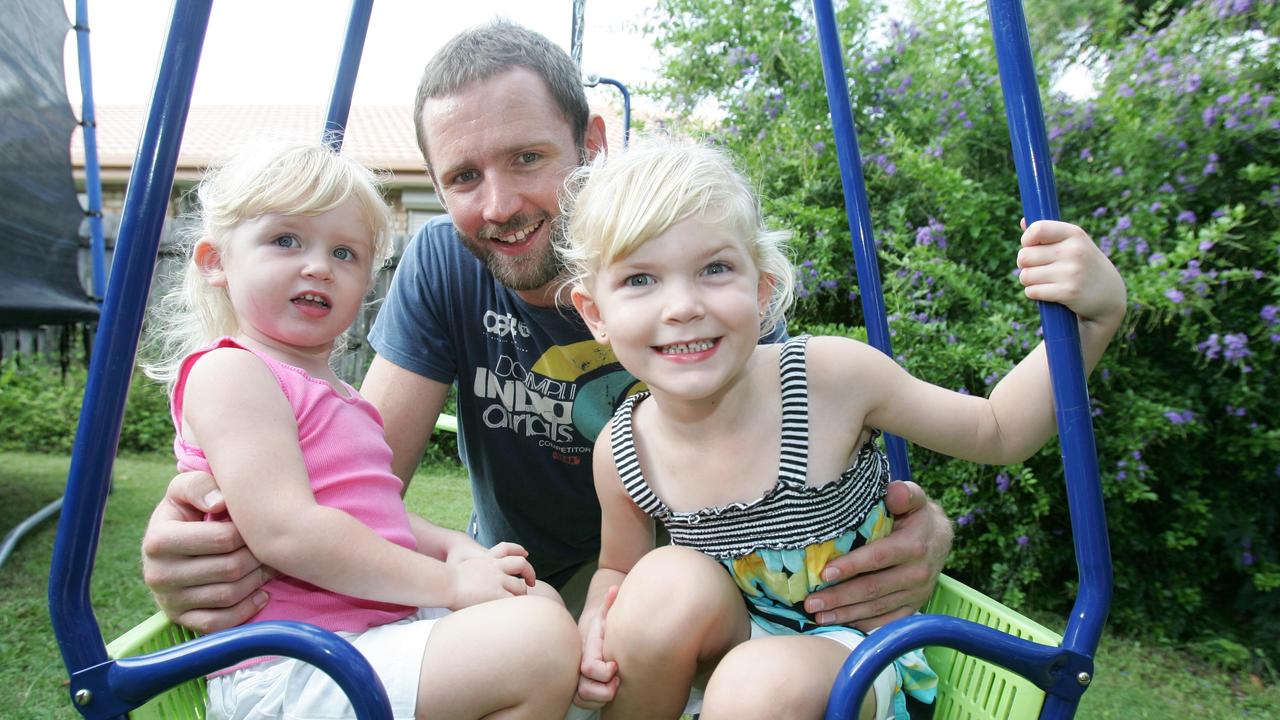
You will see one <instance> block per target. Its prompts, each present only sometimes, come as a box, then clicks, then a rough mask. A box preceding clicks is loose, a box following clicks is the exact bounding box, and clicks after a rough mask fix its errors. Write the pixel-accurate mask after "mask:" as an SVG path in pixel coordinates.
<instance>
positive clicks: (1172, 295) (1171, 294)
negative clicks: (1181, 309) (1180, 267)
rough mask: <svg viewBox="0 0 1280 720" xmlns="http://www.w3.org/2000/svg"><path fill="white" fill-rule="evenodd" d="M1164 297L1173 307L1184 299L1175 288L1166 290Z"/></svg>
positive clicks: (1180, 292)
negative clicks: (1170, 301) (1171, 302)
mask: <svg viewBox="0 0 1280 720" xmlns="http://www.w3.org/2000/svg"><path fill="white" fill-rule="evenodd" d="M1164 296H1165V297H1167V298H1169V299H1170V300H1172V301H1173V304H1174V305H1177V304H1178V303H1180V302H1182V301H1183V300H1184V299H1185V296H1184V295H1183V294H1182V291H1181V290H1179V289H1177V288H1169V289H1168V290H1165V291H1164Z"/></svg>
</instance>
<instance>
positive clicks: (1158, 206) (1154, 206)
mask: <svg viewBox="0 0 1280 720" xmlns="http://www.w3.org/2000/svg"><path fill="white" fill-rule="evenodd" d="M1163 209H1164V203H1162V202H1160V201H1159V200H1157V201H1155V202H1153V203H1151V207H1149V208H1147V212H1151V213H1158V212H1160V211H1161V210H1163Z"/></svg>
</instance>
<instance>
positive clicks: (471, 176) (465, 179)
mask: <svg viewBox="0 0 1280 720" xmlns="http://www.w3.org/2000/svg"><path fill="white" fill-rule="evenodd" d="M479 177H480V173H478V172H476V171H475V170H463V171H462V172H460V173H458V174H457V175H454V176H453V183H454V184H455V185H465V184H466V183H469V182H474V181H475V180H476V179H478V178H479Z"/></svg>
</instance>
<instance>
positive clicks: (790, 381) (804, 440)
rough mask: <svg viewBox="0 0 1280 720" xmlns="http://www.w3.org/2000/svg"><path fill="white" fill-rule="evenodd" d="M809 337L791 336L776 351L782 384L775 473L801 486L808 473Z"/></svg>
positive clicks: (780, 477)
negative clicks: (779, 435) (779, 445)
mask: <svg viewBox="0 0 1280 720" xmlns="http://www.w3.org/2000/svg"><path fill="white" fill-rule="evenodd" d="M810 337H811V336H810V335H799V336H797V337H793V338H791V339H789V340H787V341H786V342H785V343H783V345H782V349H781V350H780V351H779V353H778V376H779V382H780V384H781V386H782V433H781V456H780V458H779V460H778V476H779V479H782V480H790V481H793V482H796V483H799V484H801V485H803V484H805V481H806V479H807V478H808V475H809V382H808V375H807V372H806V368H805V351H806V349H807V348H808V342H809V338H810Z"/></svg>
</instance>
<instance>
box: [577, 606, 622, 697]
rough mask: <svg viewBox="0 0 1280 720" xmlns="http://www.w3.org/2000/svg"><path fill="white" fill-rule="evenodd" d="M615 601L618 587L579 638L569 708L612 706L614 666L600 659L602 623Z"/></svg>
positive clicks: (614, 678)
mask: <svg viewBox="0 0 1280 720" xmlns="http://www.w3.org/2000/svg"><path fill="white" fill-rule="evenodd" d="M617 598H618V586H617V585H614V586H611V587H610V588H609V591H608V593H607V594H606V595H605V596H604V605H601V606H600V614H599V615H596V617H595V619H594V620H592V621H591V627H589V628H586V632H584V633H583V636H582V665H581V666H580V667H579V668H578V672H579V673H580V674H579V675H578V692H577V693H576V694H575V695H574V696H573V704H574V705H577V706H578V707H580V708H583V709H585V710H599V709H600V708H602V707H604V706H605V705H608V704H609V703H611V702H613V696H614V695H616V694H617V693H618V682H619V680H620V678H619V677H618V663H617V662H615V661H613V660H605V659H604V621H605V616H607V615H608V614H609V608H611V607H613V601H614V600H616V599H617Z"/></svg>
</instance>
